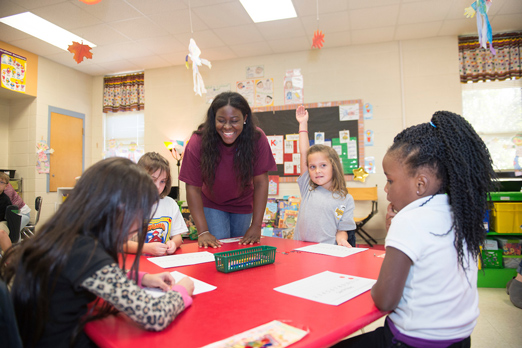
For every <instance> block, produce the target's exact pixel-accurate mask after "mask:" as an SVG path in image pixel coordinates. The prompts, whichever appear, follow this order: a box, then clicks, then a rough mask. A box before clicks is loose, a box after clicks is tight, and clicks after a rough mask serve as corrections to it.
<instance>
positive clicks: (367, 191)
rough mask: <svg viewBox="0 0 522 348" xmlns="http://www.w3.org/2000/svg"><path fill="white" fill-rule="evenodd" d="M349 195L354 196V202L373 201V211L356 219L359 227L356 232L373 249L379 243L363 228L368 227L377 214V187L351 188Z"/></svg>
mask: <svg viewBox="0 0 522 348" xmlns="http://www.w3.org/2000/svg"><path fill="white" fill-rule="evenodd" d="M348 193H349V194H350V195H352V197H353V199H354V201H371V203H372V210H371V211H370V213H368V215H366V216H363V217H354V218H353V219H354V220H355V224H356V225H357V229H356V230H355V232H356V233H357V234H358V235H359V236H361V238H362V239H364V241H365V242H366V243H367V244H368V245H369V246H370V247H373V244H372V243H371V242H373V243H375V244H377V241H376V240H375V239H374V238H373V237H372V236H370V235H369V234H368V233H367V232H366V231H365V230H364V229H363V226H364V225H366V223H367V222H368V221H370V219H371V218H372V217H373V216H374V215H375V214H377V212H378V210H377V200H378V196H377V186H375V187H349V188H348Z"/></svg>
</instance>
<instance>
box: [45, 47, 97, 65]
mask: <svg viewBox="0 0 522 348" xmlns="http://www.w3.org/2000/svg"><path fill="white" fill-rule="evenodd" d="M45 58H47V59H50V60H52V61H54V62H56V63H60V64H62V65H65V66H68V67H70V68H78V67H79V66H80V65H82V66H85V65H91V64H94V63H93V59H88V58H84V59H83V60H82V61H81V62H80V63H77V62H76V61H75V60H74V54H72V53H70V52H65V51H62V52H60V53H54V54H48V55H47V56H45ZM93 58H94V54H93Z"/></svg>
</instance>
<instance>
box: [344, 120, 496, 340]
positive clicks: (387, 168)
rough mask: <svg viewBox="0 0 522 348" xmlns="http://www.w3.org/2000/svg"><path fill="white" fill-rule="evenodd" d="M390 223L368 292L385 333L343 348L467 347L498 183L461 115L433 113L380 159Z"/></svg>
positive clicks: (477, 139) (482, 148) (397, 139)
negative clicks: (486, 225)
mask: <svg viewBox="0 0 522 348" xmlns="http://www.w3.org/2000/svg"><path fill="white" fill-rule="evenodd" d="M383 169H384V173H385V174H386V178H387V183H386V187H385V189H384V190H385V192H386V193H387V195H388V196H387V198H388V200H389V201H390V209H389V215H390V216H392V215H394V214H396V215H395V216H394V217H393V220H392V222H391V225H390V226H389V230H388V235H387V236H386V242H385V244H386V258H385V259H384V262H383V264H382V268H381V271H380V274H379V278H378V279H377V282H376V283H375V285H374V286H373V288H372V290H371V294H372V298H373V300H374V302H375V305H376V306H377V307H378V308H379V309H380V310H382V311H391V313H390V314H389V315H388V317H387V318H386V321H385V326H384V327H381V328H378V329H376V330H375V331H373V332H369V333H367V334H363V335H360V336H356V337H353V338H352V339H349V340H347V341H344V342H340V343H339V344H338V345H337V346H342V347H396V346H404V347H433V348H438V347H452V348H453V347H470V345H471V339H470V335H471V332H472V331H473V328H474V327H475V324H476V320H477V317H478V315H479V309H478V292H477V258H478V257H479V256H478V255H479V253H480V246H481V245H482V244H483V242H484V237H485V234H486V231H485V229H484V225H483V218H484V214H485V212H486V210H487V209H488V192H489V191H491V190H494V189H495V182H494V179H495V177H496V175H495V172H494V171H493V168H492V161H491V157H490V155H489V152H488V150H487V148H486V146H485V144H484V142H483V141H482V140H481V139H480V137H479V136H478V135H477V133H476V132H475V131H474V130H473V128H472V126H471V125H470V124H469V123H468V122H467V121H466V120H465V119H464V118H462V117H461V116H459V115H456V114H454V113H451V112H447V111H439V112H436V113H435V114H434V115H433V117H432V118H431V121H430V122H428V123H423V124H419V125H417V126H413V127H410V128H407V129H405V130H404V131H402V132H401V133H399V134H398V135H397V136H396V137H395V139H394V141H393V145H392V146H391V147H390V148H389V150H388V152H387V153H386V155H385V157H384V159H383Z"/></svg>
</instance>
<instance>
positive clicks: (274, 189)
mask: <svg viewBox="0 0 522 348" xmlns="http://www.w3.org/2000/svg"><path fill="white" fill-rule="evenodd" d="M268 194H269V195H278V194H279V176H278V175H269V176H268Z"/></svg>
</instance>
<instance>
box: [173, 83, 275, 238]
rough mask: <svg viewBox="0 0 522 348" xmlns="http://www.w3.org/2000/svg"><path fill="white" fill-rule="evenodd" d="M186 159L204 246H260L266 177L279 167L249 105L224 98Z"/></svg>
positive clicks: (184, 176)
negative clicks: (235, 241) (233, 241)
mask: <svg viewBox="0 0 522 348" xmlns="http://www.w3.org/2000/svg"><path fill="white" fill-rule="evenodd" d="M183 156H184V157H183V164H182V166H181V172H180V180H182V181H184V182H185V183H186V187H187V201H188V205H189V209H190V213H191V215H192V217H193V219H194V222H195V224H196V228H197V230H198V244H199V246H200V247H205V248H207V247H209V246H211V247H213V248H217V247H220V246H221V242H219V239H222V238H230V237H240V236H243V238H242V240H241V241H240V243H241V244H254V243H257V242H259V240H260V238H261V223H262V220H263V214H264V212H265V208H266V201H267V198H268V173H267V172H268V171H272V170H276V169H277V167H276V163H275V160H274V156H273V155H272V151H271V149H270V146H269V144H268V139H267V138H266V135H265V133H263V131H262V130H261V129H260V128H258V127H257V125H256V120H255V119H254V117H253V116H252V111H251V110H250V106H249V105H248V102H247V101H246V99H245V98H243V96H241V95H240V94H239V93H235V92H224V93H221V94H219V95H218V96H217V97H216V98H215V99H214V101H213V102H212V104H211V105H210V108H209V109H208V112H207V118H206V120H205V122H204V123H203V124H202V125H200V126H199V128H198V130H197V131H195V132H194V134H192V137H191V138H190V140H189V142H188V144H187V148H186V149H185V153H184V155H183Z"/></svg>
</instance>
